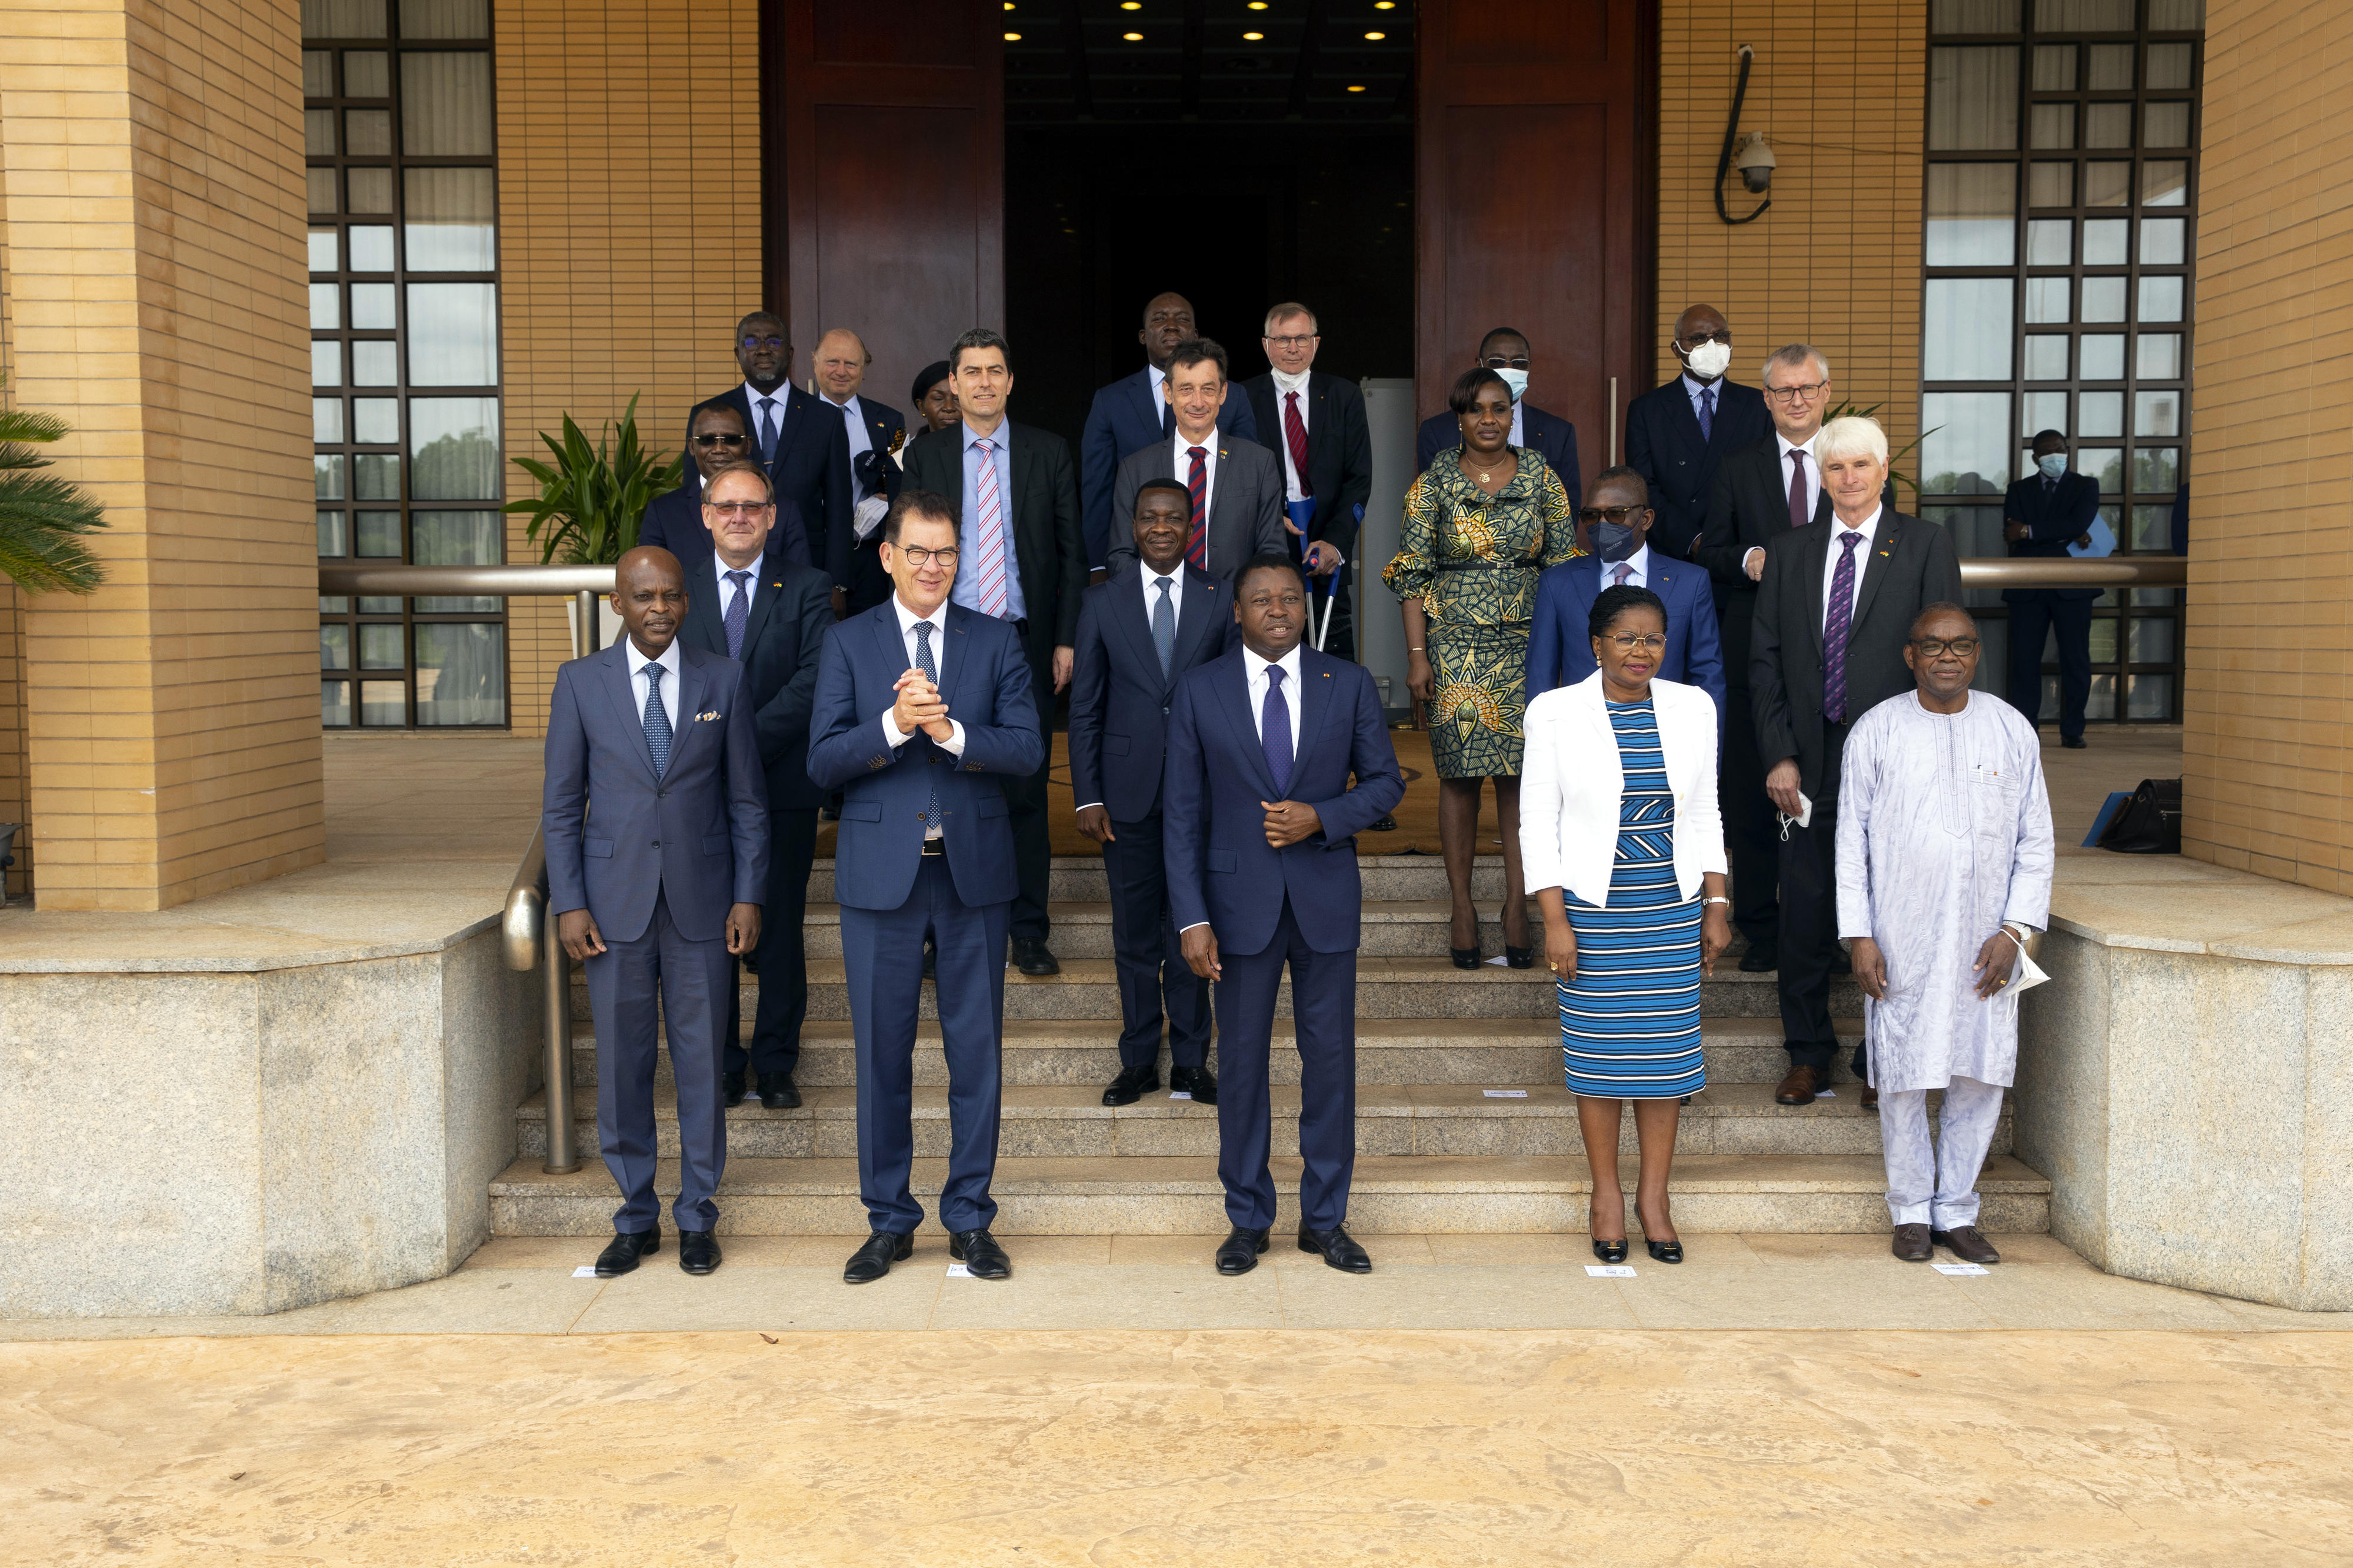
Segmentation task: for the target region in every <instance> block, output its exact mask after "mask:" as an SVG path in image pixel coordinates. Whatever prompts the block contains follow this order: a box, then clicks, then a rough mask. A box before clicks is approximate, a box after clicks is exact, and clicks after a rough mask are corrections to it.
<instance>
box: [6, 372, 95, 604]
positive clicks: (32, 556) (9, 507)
mask: <svg viewBox="0 0 2353 1568" xmlns="http://www.w3.org/2000/svg"><path fill="white" fill-rule="evenodd" d="M6 384H7V381H6V378H5V377H0V386H5V385H6ZM68 429H69V426H68V425H67V424H66V422H65V421H64V420H62V419H60V418H58V416H56V415H54V414H37V413H35V412H33V411H32V410H30V409H26V408H0V573H5V574H7V575H8V576H9V577H10V578H11V579H12V580H14V581H15V583H16V586H18V587H19V588H22V589H24V590H25V592H26V593H28V594H46V593H47V592H48V591H49V590H51V589H53V588H62V589H64V590H65V591H66V592H67V593H69V594H94V593H96V592H97V591H98V585H99V584H100V583H101V582H103V581H105V578H106V570H105V568H104V567H103V566H101V565H100V563H99V559H98V557H97V556H95V555H93V554H91V553H90V546H89V545H87V544H85V543H83V542H82V540H81V536H82V535H84V534H87V533H95V532H97V531H99V530H100V529H101V528H104V527H105V526H106V513H105V512H104V511H103V510H100V507H99V504H98V503H97V502H96V501H94V500H90V498H89V497H88V496H86V495H84V494H82V493H81V491H80V489H79V488H77V487H76V486H73V485H71V484H69V483H67V482H66V481H65V480H63V479H58V478H57V477H56V476H55V475H53V474H40V473H36V472H35V471H34V470H36V469H38V468H47V467H48V466H49V459H48V458H44V457H42V456H41V455H40V453H39V452H37V451H36V450H35V449H34V448H35V447H36V446H46V445H47V444H48V443H49V442H52V441H57V440H60V439H62V438H63V437H64V436H65V434H66V432H67V430H68Z"/></svg>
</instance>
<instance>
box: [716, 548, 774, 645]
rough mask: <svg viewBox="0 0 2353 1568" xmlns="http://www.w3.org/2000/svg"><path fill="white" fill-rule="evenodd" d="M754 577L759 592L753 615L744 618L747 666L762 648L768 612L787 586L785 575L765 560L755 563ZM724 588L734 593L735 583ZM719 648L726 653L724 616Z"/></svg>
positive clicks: (721, 618) (726, 584)
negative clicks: (777, 596) (762, 630)
mask: <svg viewBox="0 0 2353 1568" xmlns="http://www.w3.org/2000/svg"><path fill="white" fill-rule="evenodd" d="M752 575H753V586H754V588H756V589H757V590H758V592H756V593H754V595H752V608H751V613H750V614H749V615H747V616H744V652H743V655H742V658H743V659H744V663H746V664H749V663H750V662H751V660H752V650H753V649H754V648H755V647H759V646H760V630H761V628H762V627H764V626H766V625H767V624H768V612H769V611H771V610H773V609H775V608H776V595H778V594H780V593H782V592H783V591H784V586H785V584H784V583H783V581H782V578H783V575H784V574H782V573H780V572H776V571H775V570H773V569H771V567H770V565H769V563H768V562H767V561H766V560H765V558H763V559H762V560H760V561H758V562H755V563H754V564H753V567H752ZM722 586H723V588H724V589H725V591H727V592H729V593H733V591H734V588H735V584H733V583H725V584H722ZM719 647H720V650H721V651H722V652H724V651H726V647H727V622H726V617H725V616H721V617H720V624H719Z"/></svg>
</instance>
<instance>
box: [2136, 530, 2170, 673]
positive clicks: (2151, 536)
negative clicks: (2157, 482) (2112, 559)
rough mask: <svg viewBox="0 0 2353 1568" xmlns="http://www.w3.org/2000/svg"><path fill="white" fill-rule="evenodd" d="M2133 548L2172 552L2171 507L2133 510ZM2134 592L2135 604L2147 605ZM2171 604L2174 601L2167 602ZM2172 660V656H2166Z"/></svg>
mask: <svg viewBox="0 0 2353 1568" xmlns="http://www.w3.org/2000/svg"><path fill="white" fill-rule="evenodd" d="M2132 511H2133V521H2132V548H2133V549H2135V550H2171V549H2172V548H2173V509H2172V508H2171V507H2169V506H2137V507H2135V508H2133V509H2132ZM2142 592H2144V590H2139V589H2136V590H2135V591H2134V597H2133V603H2134V604H2136V605H2138V604H2144V603H2147V601H2146V600H2143V599H2142V598H2141V597H2140V596H2139V595H2140V594H2141V593H2142ZM2164 602H2165V603H2168V604H2170V603H2171V602H2172V601H2170V600H2166V601H2164ZM2166 657H2167V658H2172V657H2173V656H2172V655H2171V654H2168V655H2167V656H2166Z"/></svg>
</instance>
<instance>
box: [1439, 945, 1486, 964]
mask: <svg viewBox="0 0 2353 1568" xmlns="http://www.w3.org/2000/svg"><path fill="white" fill-rule="evenodd" d="M1446 956H1447V957H1449V958H1451V959H1452V960H1453V961H1454V967H1455V968H1457V969H1476V968H1478V967H1479V950H1478V949H1477V948H1475V947H1450V948H1448V949H1447V950H1446Z"/></svg>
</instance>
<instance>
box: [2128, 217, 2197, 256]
mask: <svg viewBox="0 0 2353 1568" xmlns="http://www.w3.org/2000/svg"><path fill="white" fill-rule="evenodd" d="M2188 243H2189V219H2187V218H2178V217H2145V218H2143V219H2141V220H2140V261H2141V265H2142V266H2144V267H2178V266H2179V265H2180V264H2181V262H2182V260H2183V259H2184V258H2185V255H2186V251H2187V247H2188Z"/></svg>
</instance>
